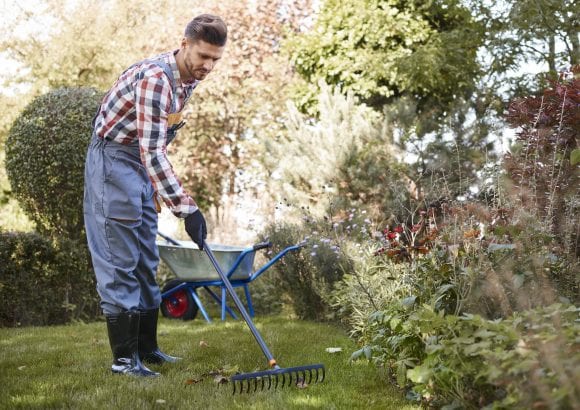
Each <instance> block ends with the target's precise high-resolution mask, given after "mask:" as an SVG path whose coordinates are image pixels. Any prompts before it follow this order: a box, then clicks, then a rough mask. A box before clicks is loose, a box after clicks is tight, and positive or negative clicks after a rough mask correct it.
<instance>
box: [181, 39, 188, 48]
mask: <svg viewBox="0 0 580 410" xmlns="http://www.w3.org/2000/svg"><path fill="white" fill-rule="evenodd" d="M185 47H187V37H183V38H182V39H181V48H185Z"/></svg>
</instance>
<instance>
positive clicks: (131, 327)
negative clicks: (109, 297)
mask: <svg viewBox="0 0 580 410" xmlns="http://www.w3.org/2000/svg"><path fill="white" fill-rule="evenodd" d="M105 317H106V318H107V330H108V332H109V343H110V344H111V350H112V351H113V365H112V366H111V371H112V372H113V373H123V374H130V375H134V376H142V377H152V376H159V373H157V372H153V371H151V370H149V369H148V368H147V367H145V366H144V365H143V363H141V360H140V359H139V353H138V352H139V347H138V336H139V319H140V317H139V312H123V313H119V314H116V315H105Z"/></svg>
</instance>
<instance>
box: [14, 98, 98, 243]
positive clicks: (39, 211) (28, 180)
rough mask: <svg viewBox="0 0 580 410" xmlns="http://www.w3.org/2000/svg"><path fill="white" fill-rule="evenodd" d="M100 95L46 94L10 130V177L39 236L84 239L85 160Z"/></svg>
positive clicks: (29, 105) (23, 113) (28, 107)
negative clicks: (40, 234) (47, 235)
mask: <svg viewBox="0 0 580 410" xmlns="http://www.w3.org/2000/svg"><path fill="white" fill-rule="evenodd" d="M101 96H102V95H101V94H100V93H99V92H97V91H96V90H94V89H91V88H60V89H57V90H53V91H50V92H48V93H47V94H44V95H42V96H40V97H37V98H35V99H34V100H33V101H32V102H31V103H30V104H28V105H27V106H26V108H25V109H24V111H23V112H22V113H21V114H20V116H19V117H18V118H17V119H16V121H15V122H14V124H13V125H12V128H11V129H10V131H9V134H8V137H7V140H6V171H7V174H8V179H9V181H10V185H11V188H12V191H13V192H14V194H15V196H16V198H17V199H18V201H19V204H20V205H21V207H22V208H23V210H24V211H25V212H26V214H27V215H28V216H29V217H30V219H31V220H32V221H33V222H34V223H35V224H36V227H37V230H38V231H39V232H40V233H43V234H50V235H58V236H61V237H66V238H69V239H76V240H84V223H83V209H82V202H83V181H84V161H85V157H86V150H87V146H88V143H89V141H90V138H91V132H92V125H91V121H92V118H93V116H94V115H95V113H96V111H97V108H98V106H99V104H100V100H101Z"/></svg>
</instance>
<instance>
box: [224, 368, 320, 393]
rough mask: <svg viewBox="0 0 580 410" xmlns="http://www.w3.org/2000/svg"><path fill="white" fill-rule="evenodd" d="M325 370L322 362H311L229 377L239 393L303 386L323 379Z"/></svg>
mask: <svg viewBox="0 0 580 410" xmlns="http://www.w3.org/2000/svg"><path fill="white" fill-rule="evenodd" d="M324 376H325V371H324V365H323V364H311V365H308V366H298V367H287V368H281V367H276V368H274V369H272V370H264V371H261V372H254V373H241V374H236V375H234V376H232V377H231V378H230V381H231V382H232V384H233V386H234V394H236V391H238V392H239V393H240V394H241V393H244V392H245V393H250V392H255V391H257V390H258V386H260V390H264V389H265V388H266V387H267V388H268V390H270V388H272V387H274V389H277V388H278V386H280V387H285V386H286V387H290V386H291V385H292V384H294V385H297V386H298V387H304V386H307V385H309V384H311V383H322V382H323V381H324Z"/></svg>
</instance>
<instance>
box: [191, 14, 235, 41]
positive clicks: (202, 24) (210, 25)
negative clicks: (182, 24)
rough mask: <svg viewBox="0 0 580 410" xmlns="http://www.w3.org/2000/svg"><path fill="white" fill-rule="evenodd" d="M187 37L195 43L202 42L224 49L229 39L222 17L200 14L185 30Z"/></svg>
mask: <svg viewBox="0 0 580 410" xmlns="http://www.w3.org/2000/svg"><path fill="white" fill-rule="evenodd" d="M185 37H187V38H188V39H189V40H191V41H193V42H195V41H199V40H201V41H205V42H206V43H210V44H213V45H214V46H220V47H223V46H224V45H225V44H226V40H227V39H228V28H227V26H226V23H224V21H223V20H222V19H221V18H220V17H218V16H214V15H213V14H200V15H199V16H197V17H196V18H194V19H193V20H191V21H190V22H189V24H188V25H187V27H186V28H185Z"/></svg>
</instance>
